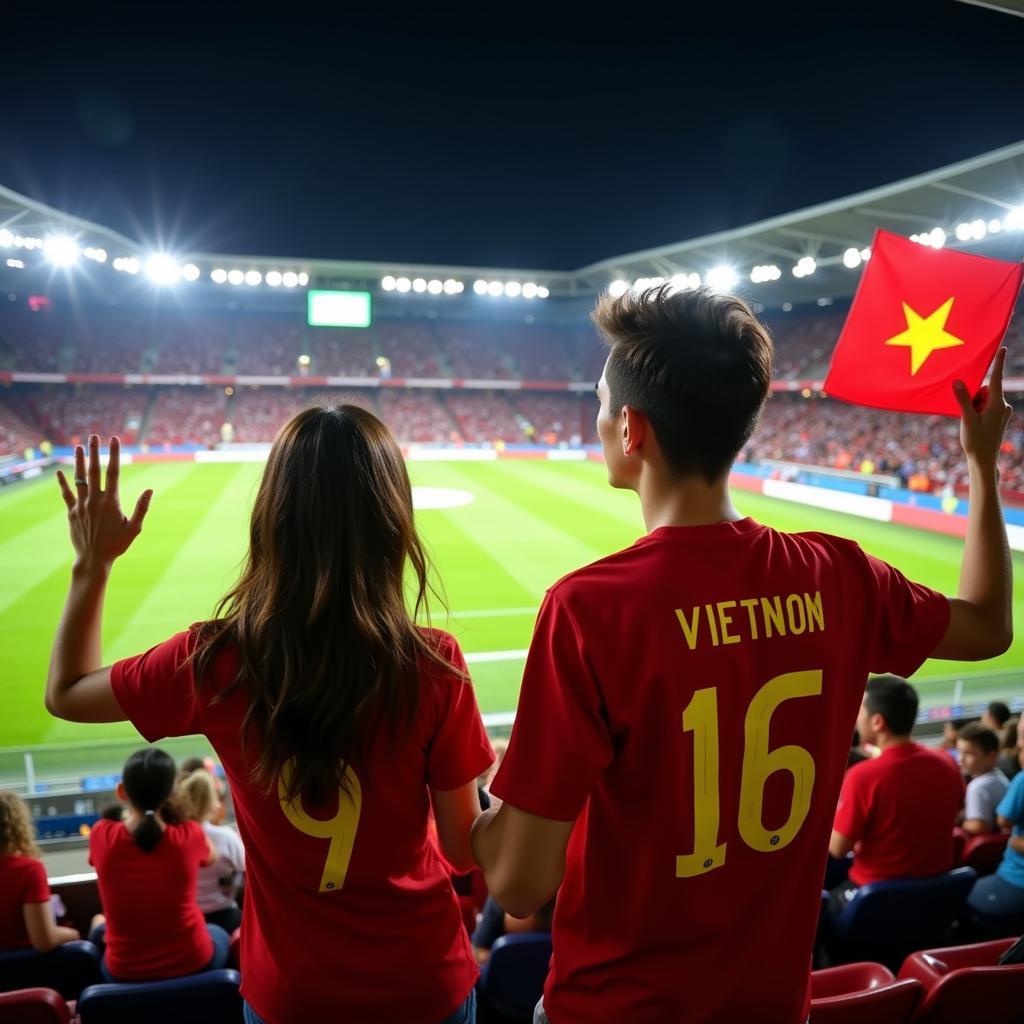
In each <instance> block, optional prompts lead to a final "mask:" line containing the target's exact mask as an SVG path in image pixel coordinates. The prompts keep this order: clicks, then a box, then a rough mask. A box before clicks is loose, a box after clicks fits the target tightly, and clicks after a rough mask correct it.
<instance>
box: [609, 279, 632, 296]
mask: <svg viewBox="0 0 1024 1024" xmlns="http://www.w3.org/2000/svg"><path fill="white" fill-rule="evenodd" d="M628 291H629V282H628V281H623V280H622V278H621V277H619V278H616V279H615V280H614V281H612V283H611V284H610V285H608V294H609V295H610V296H611V297H612V298H613V299H617V298H618V297H619V296H620V295H625V294H626V292H628Z"/></svg>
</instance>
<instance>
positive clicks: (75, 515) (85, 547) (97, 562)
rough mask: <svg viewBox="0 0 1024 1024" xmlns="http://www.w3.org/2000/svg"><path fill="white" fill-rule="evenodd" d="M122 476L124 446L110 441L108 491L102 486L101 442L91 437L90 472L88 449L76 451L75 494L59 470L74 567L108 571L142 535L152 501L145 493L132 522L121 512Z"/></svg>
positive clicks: (92, 435) (115, 440) (76, 448)
mask: <svg viewBox="0 0 1024 1024" xmlns="http://www.w3.org/2000/svg"><path fill="white" fill-rule="evenodd" d="M120 474H121V442H120V440H118V438H116V437H112V438H111V439H110V459H109V461H108V464H107V480H106V489H105V490H104V489H102V488H101V486H100V439H99V437H98V436H97V435H96V434H90V435H89V468H88V472H87V471H86V466H85V449H84V448H83V447H82V446H81V445H77V446H76V447H75V491H74V492H72V490H71V488H70V487H69V486H68V482H67V479H66V478H65V476H64V474H63V473H62V472H61V471H60V470H59V469H58V470H57V482H58V483H59V484H60V491H61V496H62V497H63V498H64V504H65V505H66V506H67V509H68V523H69V525H70V528H71V543H72V544H73V545H74V548H75V556H76V557H75V565H76V567H80V568H87V569H101V570H105V569H109V568H110V566H111V564H112V563H113V561H114V559H115V558H117V557H119V556H120V555H123V554H124V553H125V552H126V551H127V550H128V548H129V547H130V546H131V543H132V541H133V540H135V538H136V537H138V535H139V534H140V533H141V532H142V522H143V520H144V519H145V518H146V512H148V511H149V502H150V499H151V498H152V497H153V492H152V491H151V490H146V491H143V492H142V494H140V495H139V500H138V501H137V502H136V503H135V511H134V512H133V513H132V516H131V518H130V519H129V518H128V517H127V516H125V514H124V513H123V512H122V511H121V502H120V500H119V498H118V493H117V482H118V478H119V477H120Z"/></svg>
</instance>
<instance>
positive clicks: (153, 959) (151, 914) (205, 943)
mask: <svg viewBox="0 0 1024 1024" xmlns="http://www.w3.org/2000/svg"><path fill="white" fill-rule="evenodd" d="M209 858H210V850H209V844H208V843H207V841H206V833H205V832H203V830H202V828H201V827H200V826H199V825H198V824H196V822H194V821H186V822H184V823H183V824H181V825H168V826H167V828H165V829H164V834H163V837H162V838H161V840H160V842H159V843H157V844H156V846H154V847H153V849H152V850H150V851H149V853H146V852H145V851H144V850H143V849H142V848H141V847H140V846H139V845H138V843H136V842H135V837H134V836H133V835H132V834H131V832H129V831H128V829H127V828H125V826H124V825H123V824H122V823H121V822H120V821H107V820H106V819H103V818H101V819H100V820H99V821H97V822H96V824H95V825H94V826H93V828H92V831H91V832H90V833H89V863H90V864H92V865H93V867H95V868H96V877H97V880H98V882H99V887H100V903H102V904H103V913H104V914H105V915H106V918H107V935H106V943H107V952H106V957H107V970H109V971H110V973H111V974H112V975H113V976H114V977H115V978H119V979H123V980H124V981H148V980H150V979H153V980H155V979H157V978H177V977H179V976H180V975H182V974H194V973H195V972H196V971H201V970H202V969H203V968H204V967H205V966H206V965H207V964H208V963H209V962H210V958H211V957H212V956H213V942H212V940H211V939H210V933H209V932H208V931H207V930H206V921H205V920H204V918H203V914H202V911H201V910H200V909H199V906H198V904H197V903H196V876H197V875H198V873H199V867H200V865H202V864H204V863H206V861H207V860H209Z"/></svg>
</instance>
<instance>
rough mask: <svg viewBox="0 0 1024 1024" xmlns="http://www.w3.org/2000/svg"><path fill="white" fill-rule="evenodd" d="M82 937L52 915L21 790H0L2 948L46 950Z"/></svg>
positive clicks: (0, 942) (47, 886) (28, 814)
mask: <svg viewBox="0 0 1024 1024" xmlns="http://www.w3.org/2000/svg"><path fill="white" fill-rule="evenodd" d="M79 937H80V936H79V934H78V932H77V931H75V929H74V928H66V927H64V926H63V925H59V924H57V922H56V921H55V920H54V919H53V910H52V908H51V906H50V886H49V884H48V883H47V881H46V868H45V867H44V866H43V862H42V861H41V860H40V859H39V847H38V846H36V839H35V830H34V829H33V828H32V815H31V814H30V813H29V809H28V806H27V805H26V804H25V801H24V800H22V799H21V797H19V796H18V795H17V794H15V793H8V792H5V791H0V950H3V949H19V948H20V947H22V946H31V947H32V948H33V949H36V950H38V951H39V952H40V953H48V952H49V951H50V950H51V949H53V948H54V947H56V946H59V945H61V943H63V942H72V941H73V940H74V939H77V938H79Z"/></svg>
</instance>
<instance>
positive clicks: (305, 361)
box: [299, 353, 310, 366]
mask: <svg viewBox="0 0 1024 1024" xmlns="http://www.w3.org/2000/svg"><path fill="white" fill-rule="evenodd" d="M309 363H310V359H309V356H307V355H306V354H305V353H303V354H302V355H301V356H299V366H309Z"/></svg>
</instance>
